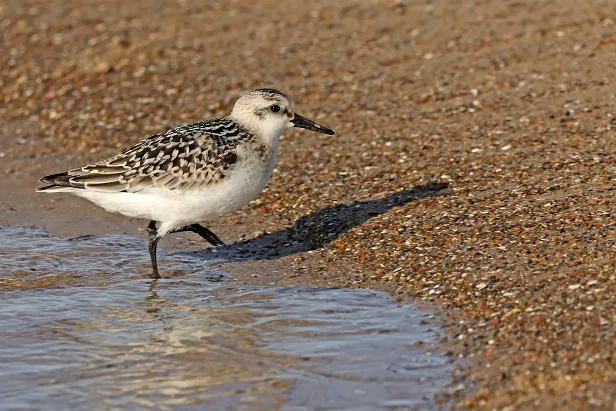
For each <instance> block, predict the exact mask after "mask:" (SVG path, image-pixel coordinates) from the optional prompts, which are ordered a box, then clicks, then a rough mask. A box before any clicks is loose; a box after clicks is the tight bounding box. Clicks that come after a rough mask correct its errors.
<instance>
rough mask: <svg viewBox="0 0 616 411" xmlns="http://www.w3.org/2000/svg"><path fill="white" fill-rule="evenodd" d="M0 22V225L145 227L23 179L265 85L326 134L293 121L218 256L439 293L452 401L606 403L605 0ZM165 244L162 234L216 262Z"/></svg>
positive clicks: (163, 9) (115, 6)
mask: <svg viewBox="0 0 616 411" xmlns="http://www.w3.org/2000/svg"><path fill="white" fill-rule="evenodd" d="M0 13H1V14H0V17H1V19H2V20H1V21H2V24H3V33H4V38H3V42H4V44H5V47H6V49H8V53H4V54H3V55H2V56H0V59H1V60H0V67H2V71H1V81H2V84H1V85H2V87H1V90H2V91H0V93H1V94H0V97H1V98H2V101H3V105H2V106H1V107H0V116H1V118H2V130H1V133H2V136H1V141H0V153H1V154H0V164H1V166H2V169H3V172H4V175H3V180H2V183H1V186H0V188H1V190H2V193H3V194H2V196H1V197H0V224H9V225H16V224H21V225H35V226H38V227H43V228H46V229H48V230H49V231H51V232H52V233H54V234H59V235H68V234H71V235H78V234H84V233H89V234H106V233H129V234H131V235H135V233H136V232H137V229H138V228H139V227H143V222H139V221H129V220H127V219H124V218H122V217H117V216H112V215H109V214H107V213H104V212H102V211H99V210H97V209H96V208H95V207H94V206H92V205H89V204H88V203H86V202H84V201H82V200H80V199H76V198H69V197H66V196H65V197H62V196H40V195H38V196H37V195H35V194H34V193H33V191H32V190H33V188H34V187H35V186H36V178H37V177H39V176H41V175H44V174H47V173H52V172H57V171H62V170H64V169H66V168H68V167H73V166H79V165H81V164H82V163H83V162H87V161H91V160H95V159H100V158H103V157H106V156H111V155H113V154H115V153H116V152H117V151H118V150H120V149H121V148H124V147H126V146H128V145H130V144H133V143H134V142H136V141H138V140H140V139H141V138H143V137H146V136H148V135H150V134H153V133H155V132H157V131H160V130H163V129H165V128H167V127H170V126H175V125H179V124H182V123H186V122H189V121H194V120H199V119H203V118H209V117H213V116H217V115H224V114H226V113H227V112H228V111H229V110H230V107H231V105H232V103H233V101H234V100H235V99H236V98H237V96H238V95H239V94H240V93H241V92H243V91H245V90H249V89H253V88H256V87H262V86H272V87H277V88H280V89H283V90H284V91H285V92H287V93H288V94H289V95H290V96H291V98H292V99H293V103H294V108H295V109H296V110H297V111H298V112H299V113H300V114H303V115H306V116H307V117H309V118H314V119H315V120H317V121H319V122H322V123H323V124H325V125H327V126H328V127H331V128H333V129H334V130H335V131H336V132H337V134H336V136H333V137H329V136H319V135H314V134H308V133H304V132H289V133H287V134H286V135H285V137H284V139H283V140H282V150H281V153H280V160H279V163H278V166H277V170H276V172H275V174H274V177H273V180H272V181H271V182H270V184H269V185H268V188H267V190H266V192H264V193H263V195H262V196H260V197H259V199H257V200H256V201H255V202H253V203H252V204H251V205H249V206H247V207H245V208H244V209H243V210H241V211H239V212H237V213H234V214H232V215H230V216H227V217H225V218H222V219H220V221H217V222H215V223H214V224H212V225H211V228H212V230H213V231H215V232H216V233H217V234H219V235H220V236H221V237H222V238H223V239H224V240H225V241H227V242H229V243H236V245H235V246H233V247H232V248H230V249H228V250H227V251H224V252H223V254H224V253H226V254H224V255H223V257H225V258H227V259H229V258H230V259H232V260H233V261H235V262H234V263H233V264H225V270H228V271H229V272H231V273H232V274H233V276H234V277H235V278H237V279H238V281H246V282H253V283H255V284H271V283H275V284H311V285H344V286H361V287H381V288H385V289H389V290H391V291H393V292H395V293H397V294H399V295H400V296H401V297H409V298H413V299H415V300H419V301H421V300H423V301H426V302H427V303H434V304H437V305H438V306H440V307H442V310H443V313H444V316H445V317H444V319H445V321H446V322H447V324H448V326H449V328H450V331H451V337H450V338H449V339H448V340H447V341H443V347H444V349H445V350H449V351H450V353H451V355H455V356H459V357H460V361H459V363H458V369H457V371H456V373H455V377H456V379H457V380H456V383H455V384H454V385H452V386H451V387H449V388H448V392H446V393H445V395H446V396H448V395H452V396H453V397H454V398H455V399H456V401H458V404H459V405H460V406H464V407H474V408H479V409H494V408H497V409H504V408H507V407H510V409H520V408H524V409H530V408H536V409H546V408H551V409H554V408H561V409H583V408H588V407H590V406H593V407H598V408H605V409H612V408H613V407H614V404H615V402H616V398H615V397H614V392H615V390H614V388H615V387H616V370H615V364H616V358H615V357H614V349H613V347H614V346H615V344H616V331H615V327H614V322H615V321H616V312H615V307H616V297H615V291H616V275H615V274H614V272H615V270H614V269H615V264H614V252H615V251H616V245H615V244H616V226H615V225H614V222H613V216H614V187H615V185H614V171H616V169H615V168H614V163H615V159H614V152H616V143H615V142H614V141H615V139H614V137H616V133H615V131H614V130H615V128H616V87H615V86H614V83H613V73H614V69H615V68H616V63H615V62H616V34H615V27H616V21H615V20H614V17H613V16H615V15H616V4H614V3H613V2H608V1H589V2H584V3H580V2H575V1H573V0H559V1H554V2H542V3H538V2H530V1H518V2H495V1H481V0H478V1H458V0H448V1H435V2H429V3H427V2H423V1H421V2H419V1H395V2H394V1H343V2H338V3H336V4H335V5H330V4H328V3H327V2H322V1H317V2H314V3H312V4H311V5H310V7H307V6H306V4H304V3H300V2H286V3H285V4H284V6H281V3H280V2H274V1H269V0H268V1H265V2H260V5H259V6H254V5H252V3H250V2H247V1H243V0H242V1H236V2H233V3H227V2H220V3H218V2H208V3H207V5H203V4H202V3H201V2H197V1H178V2H174V3H171V2H163V1H159V0H152V1H147V2H132V3H130V4H127V3H126V2H117V1H110V0H102V1H97V2H90V1H83V0H82V1H66V2H59V1H51V2H42V1H29V2H26V3H23V2H16V1H13V0H11V1H9V2H5V3H4V5H3V6H2V8H1V9H0ZM264 232H266V233H264ZM141 235H143V236H145V233H142V234H141ZM171 237H173V238H171V239H168V240H164V242H161V246H162V247H163V248H168V249H177V250H187V249H189V250H201V251H198V252H199V255H202V256H203V258H204V259H205V260H209V261H210V262H212V264H216V261H217V259H216V258H215V257H214V256H213V254H212V252H211V251H207V250H203V248H204V245H203V244H202V243H201V242H200V241H199V240H198V239H197V238H195V237H190V236H188V235H177V236H175V235H174V236H171ZM241 241H246V243H242V242H241ZM237 242H240V243H237ZM218 264H220V263H218ZM162 269H163V270H164V262H163V265H162ZM253 276H254V277H253Z"/></svg>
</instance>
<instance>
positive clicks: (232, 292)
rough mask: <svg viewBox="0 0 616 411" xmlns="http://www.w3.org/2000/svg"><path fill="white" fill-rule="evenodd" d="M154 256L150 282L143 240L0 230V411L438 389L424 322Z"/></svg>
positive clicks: (306, 406)
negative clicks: (242, 283)
mask: <svg viewBox="0 0 616 411" xmlns="http://www.w3.org/2000/svg"><path fill="white" fill-rule="evenodd" d="M159 254H160V257H161V260H162V261H164V263H163V264H164V267H165V272H166V275H170V274H171V277H170V278H165V279H163V280H161V281H157V282H152V281H151V280H149V279H147V278H145V277H144V275H146V274H147V273H148V270H149V261H148V258H147V252H146V243H145V241H143V240H141V239H138V238H133V237H128V236H108V237H101V238H97V237H91V236H84V237H78V238H64V237H56V236H53V235H51V234H49V233H47V232H45V231H42V230H37V229H32V228H19V227H0V260H1V262H2V269H1V270H2V272H1V273H0V294H1V298H0V341H2V344H0V397H1V398H2V399H3V402H2V406H1V407H2V408H5V409H25V408H27V409H32V408H39V409H43V408H44V409H59V408H63V409H66V408H95V409H110V408H116V409H118V408H122V409H251V410H252V409H285V410H316V409H323V410H325V409H332V410H333V409H348V410H364V409H365V410H372V409H419V408H426V407H432V405H433V397H434V395H436V394H438V393H439V392H440V390H441V388H442V386H443V385H444V384H446V383H447V382H448V372H449V369H450V368H449V363H448V360H447V359H446V358H444V357H442V356H439V355H436V354H433V353H430V352H426V351H425V350H422V349H421V344H418V342H424V343H430V342H433V341H434V339H435V336H436V334H437V332H438V330H436V329H434V326H433V325H432V326H431V325H428V323H427V322H426V321H424V320H426V317H428V316H429V314H430V313H429V312H426V311H418V310H416V309H414V308H413V307H412V306H411V305H398V304H396V303H395V302H394V301H393V300H392V298H391V297H390V296H389V295H388V294H386V293H382V292H377V291H372V290H347V289H335V288H316V287H257V288H255V287H252V288H246V287H237V286H235V285H234V284H233V282H232V281H227V279H226V278H225V277H224V276H221V274H219V273H214V272H211V271H208V270H207V268H206V267H205V266H204V265H203V264H202V263H201V262H200V261H199V260H197V259H194V260H193V259H191V258H190V257H189V256H186V255H166V254H165V253H164V251H162V250H160V251H159ZM418 346H419V347H418Z"/></svg>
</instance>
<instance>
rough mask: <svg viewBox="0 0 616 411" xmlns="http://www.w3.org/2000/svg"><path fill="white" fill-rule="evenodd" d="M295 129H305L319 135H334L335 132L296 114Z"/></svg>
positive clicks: (292, 121)
mask: <svg viewBox="0 0 616 411" xmlns="http://www.w3.org/2000/svg"><path fill="white" fill-rule="evenodd" d="M291 123H293V127H299V128H305V129H306V130H312V131H316V132H317V133H323V134H329V135H330V136H331V135H334V134H335V133H334V130H330V129H329V128H327V127H323V126H322V125H320V124H318V123H315V122H314V121H312V120H308V119H307V118H306V117H302V116H300V115H299V114H297V113H295V115H294V117H293V120H291Z"/></svg>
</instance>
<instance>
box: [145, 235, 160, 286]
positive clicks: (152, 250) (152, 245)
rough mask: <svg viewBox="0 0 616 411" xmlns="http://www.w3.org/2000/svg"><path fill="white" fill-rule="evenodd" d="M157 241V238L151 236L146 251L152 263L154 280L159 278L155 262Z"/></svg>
mask: <svg viewBox="0 0 616 411" xmlns="http://www.w3.org/2000/svg"><path fill="white" fill-rule="evenodd" d="M159 240H160V237H159V236H157V235H154V236H152V238H150V244H149V246H148V249H149V250H150V260H151V261H152V278H155V279H158V278H160V274H159V273H158V263H157V262H156V246H157V245H158V241H159Z"/></svg>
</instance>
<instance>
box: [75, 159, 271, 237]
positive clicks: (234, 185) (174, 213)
mask: <svg viewBox="0 0 616 411" xmlns="http://www.w3.org/2000/svg"><path fill="white" fill-rule="evenodd" d="M276 151H277V150H273V152H272V154H271V156H270V158H269V161H268V162H267V163H264V162H262V161H258V160H257V159H256V158H255V159H254V161H251V162H243V163H242V165H241V166H240V167H238V168H237V169H235V170H233V171H232V172H231V173H230V174H229V175H228V176H227V177H226V178H225V179H223V180H222V181H221V182H220V183H217V184H215V185H211V186H208V187H207V188H205V189H204V191H202V192H195V193H176V192H174V191H169V190H166V189H162V188H157V187H155V188H148V189H145V190H143V191H139V192H136V193H127V192H119V193H108V192H96V191H87V190H78V191H75V192H73V194H77V195H79V196H81V197H84V198H86V199H88V200H90V201H92V202H93V203H95V204H97V205H99V206H101V207H103V208H104V209H105V210H107V211H110V212H114V213H119V214H123V215H126V216H129V217H136V218H145V219H149V220H155V221H160V222H161V226H160V227H159V234H160V235H165V234H166V233H168V232H170V231H173V230H174V229H178V228H182V227H184V226H186V225H189V224H193V223H196V222H200V221H208V220H212V219H214V218H217V217H220V216H222V215H224V214H227V213H230V212H232V211H235V210H237V209H238V208H241V207H243V206H245V205H246V204H248V203H249V202H251V201H252V200H254V199H255V198H256V197H257V196H258V195H259V193H261V191H263V188H265V184H266V183H267V181H268V180H269V178H270V176H271V174H272V171H273V169H274V165H275V163H276Z"/></svg>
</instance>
